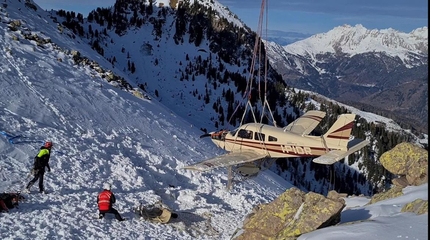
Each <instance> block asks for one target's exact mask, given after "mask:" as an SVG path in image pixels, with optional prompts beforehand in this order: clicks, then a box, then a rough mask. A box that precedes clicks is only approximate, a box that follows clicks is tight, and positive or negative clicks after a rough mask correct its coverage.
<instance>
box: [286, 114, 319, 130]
mask: <svg viewBox="0 0 430 240" xmlns="http://www.w3.org/2000/svg"><path fill="white" fill-rule="evenodd" d="M325 114H326V113H325V112H322V111H317V110H312V111H307V112H306V113H305V114H303V115H302V116H301V117H299V118H297V119H296V120H294V122H292V123H290V124H288V126H286V127H285V128H284V132H286V131H290V132H293V133H296V134H299V135H306V134H309V133H310V132H312V130H314V129H315V127H316V126H317V125H318V124H319V123H320V122H321V120H322V119H323V118H324V117H325Z"/></svg>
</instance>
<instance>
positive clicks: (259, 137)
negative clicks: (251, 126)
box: [254, 132, 266, 141]
mask: <svg viewBox="0 0 430 240" xmlns="http://www.w3.org/2000/svg"><path fill="white" fill-rule="evenodd" d="M265 138H266V134H263V133H258V132H256V133H255V135H254V139H255V140H257V141H264V139H265Z"/></svg>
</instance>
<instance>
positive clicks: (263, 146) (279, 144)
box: [211, 123, 338, 158]
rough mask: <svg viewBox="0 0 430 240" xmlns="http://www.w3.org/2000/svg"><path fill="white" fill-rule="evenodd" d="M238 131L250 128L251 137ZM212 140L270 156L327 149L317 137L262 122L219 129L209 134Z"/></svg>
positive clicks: (230, 149) (309, 154) (230, 148)
mask: <svg viewBox="0 0 430 240" xmlns="http://www.w3.org/2000/svg"><path fill="white" fill-rule="evenodd" d="M240 131H242V132H243V131H250V132H251V134H252V136H243V137H242V136H241V135H240ZM211 140H212V142H213V143H214V144H215V145H216V146H218V147H220V148H222V149H224V150H226V151H228V152H240V151H243V150H252V151H258V152H261V153H264V154H266V155H267V156H268V157H270V158H288V157H314V156H321V155H323V154H325V153H327V152H328V151H330V150H333V149H338V148H333V147H332V148H328V147H327V146H325V144H324V140H323V139H322V137H320V136H309V135H305V136H301V135H297V134H295V133H290V132H285V131H283V129H282V128H277V127H273V126H270V125H265V124H253V123H252V124H245V125H243V126H241V127H240V128H239V129H236V130H235V131H231V132H230V131H221V132H217V133H213V134H212V135H211Z"/></svg>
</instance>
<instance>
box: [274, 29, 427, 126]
mask: <svg viewBox="0 0 430 240" xmlns="http://www.w3.org/2000/svg"><path fill="white" fill-rule="evenodd" d="M427 34H428V30H427V27H423V28H418V29H416V30H414V31H412V32H411V33H401V32H398V31H396V30H393V29H386V30H368V29H365V28H364V27H363V26H361V25H357V26H355V27H351V26H348V25H345V26H341V27H337V28H334V29H333V30H331V31H329V32H327V33H324V34H317V35H314V36H312V37H310V38H307V39H305V40H302V41H298V42H295V43H292V44H290V45H287V46H284V47H282V46H279V45H277V44H275V43H273V42H266V46H267V51H268V56H269V58H270V62H271V63H272V64H273V66H274V68H275V69H276V70H277V71H278V73H279V74H281V75H282V77H283V79H284V80H285V82H286V83H287V84H289V85H291V86H293V87H296V88H300V89H305V90H310V91H314V92H318V93H320V94H322V95H325V96H327V97H330V98H333V99H336V100H338V101H341V102H344V103H347V104H350V105H353V106H356V107H359V108H362V109H365V110H368V111H372V112H377V113H380V114H382V115H385V116H388V117H392V118H395V119H396V120H398V121H399V122H401V123H402V124H403V125H404V126H405V127H408V128H415V129H416V130H418V131H420V132H427V131H428V126H427V122H428V116H427V115H428V37H427Z"/></svg>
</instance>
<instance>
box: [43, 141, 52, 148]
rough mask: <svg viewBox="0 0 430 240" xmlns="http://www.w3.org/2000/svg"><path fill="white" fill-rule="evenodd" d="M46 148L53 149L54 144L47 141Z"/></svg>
mask: <svg viewBox="0 0 430 240" xmlns="http://www.w3.org/2000/svg"><path fill="white" fill-rule="evenodd" d="M43 146H44V147H46V148H51V147H52V142H51V141H46V142H45V145H43Z"/></svg>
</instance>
